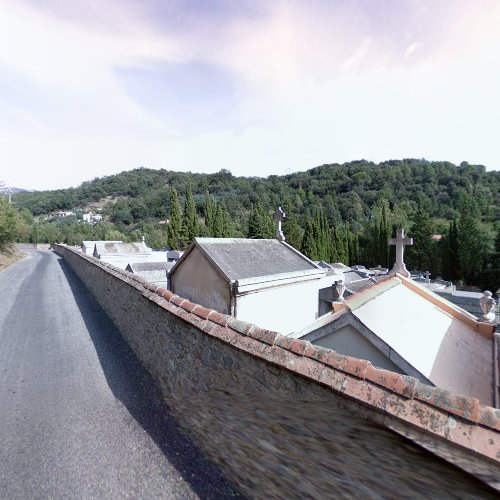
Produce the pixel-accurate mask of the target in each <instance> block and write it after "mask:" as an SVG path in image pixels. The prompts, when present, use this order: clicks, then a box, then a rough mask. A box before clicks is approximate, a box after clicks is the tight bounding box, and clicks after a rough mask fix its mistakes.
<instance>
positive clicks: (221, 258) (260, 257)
mask: <svg viewBox="0 0 500 500" xmlns="http://www.w3.org/2000/svg"><path fill="white" fill-rule="evenodd" d="M194 247H198V248H199V249H200V250H201V252H202V253H203V254H204V255H205V256H206V257H207V258H208V260H209V261H210V262H211V263H212V264H214V265H215V266H216V267H217V268H218V269H219V271H220V272H221V273H222V274H223V275H224V276H225V277H226V278H227V279H228V280H229V281H236V280H241V279H247V278H257V277H260V276H273V275H281V274H290V273H295V272H297V273H300V272H304V271H320V268H319V267H318V266H317V265H315V264H314V263H313V262H312V261H311V260H309V259H308V258H307V257H306V256H304V255H302V254H301V253H300V252H299V251H297V250H295V249H294V248H293V247H291V246H290V245H288V244H287V243H285V242H282V241H278V240H275V239H247V238H195V240H194V242H193V243H192V245H191V247H190V248H189V249H188V250H187V251H186V252H185V253H184V255H183V256H182V257H181V259H180V260H179V261H178V262H177V264H176V267H175V268H177V266H179V265H180V264H181V263H182V262H184V260H185V259H186V258H187V257H188V255H189V253H190V252H191V251H192V249H193V248H194ZM172 272H175V269H173V270H172Z"/></svg>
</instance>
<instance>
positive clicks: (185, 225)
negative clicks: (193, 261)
mask: <svg viewBox="0 0 500 500" xmlns="http://www.w3.org/2000/svg"><path fill="white" fill-rule="evenodd" d="M198 234H199V226H198V215H197V213H196V206H195V204H194V197H193V192H192V190H191V183H189V184H188V188H187V190H186V204H185V206H184V219H183V221H182V240H183V243H184V245H185V246H188V245H190V244H191V242H192V241H193V239H194V238H195V237H196V236H198Z"/></svg>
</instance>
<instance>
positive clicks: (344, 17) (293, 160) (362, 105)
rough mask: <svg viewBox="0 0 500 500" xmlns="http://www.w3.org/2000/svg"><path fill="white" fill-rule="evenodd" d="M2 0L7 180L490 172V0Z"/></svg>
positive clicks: (0, 127)
mask: <svg viewBox="0 0 500 500" xmlns="http://www.w3.org/2000/svg"><path fill="white" fill-rule="evenodd" d="M2 4H3V5H2V9H1V10H0V110H1V113H0V142H1V147H0V165H9V166H10V168H9V175H11V176H12V177H13V180H12V182H14V181H15V183H16V184H17V185H23V184H24V185H27V184H26V183H27V182H32V183H33V184H32V186H31V187H36V186H39V187H43V186H50V187H56V186H58V185H59V186H61V185H67V184H76V183H78V182H81V181H83V180H86V179H89V178H92V177H95V176H96V175H104V174H106V173H110V172H117V171H121V170H124V169H129V168H134V167H137V166H140V165H144V166H150V167H155V168H160V167H163V168H171V169H184V170H187V169H190V170H194V171H214V170H218V169H219V168H222V167H224V168H230V169H231V170H232V171H233V173H236V174H239V175H243V174H251V175H268V174H269V173H280V172H284V171H285V170H287V169H292V170H298V169H306V168H309V167H312V166H314V165H316V164H321V163H327V162H335V161H348V160H350V159H355V158H361V157H365V158H367V159H372V160H377V161H378V160H383V159H386V158H390V157H392V158H395V157H408V156H416V157H424V156H425V157H428V158H429V159H449V160H451V161H456V162H459V161H461V160H464V159H465V160H468V161H470V162H471V163H473V162H483V163H485V164H486V165H488V166H491V167H497V168H498V166H499V164H500V154H499V153H498V151H497V148H496V136H497V135H498V132H499V130H498V128H499V127H498V124H497V117H498V116H499V115H500V103H499V100H498V99H497V97H496V96H497V89H498V88H499V85H500V75H499V70H498V68H500V64H499V63H500V60H499V59H500V37H499V36H498V33H499V32H500V31H499V28H500V4H498V3H497V2H494V1H492V0H477V2H473V3H472V2H468V1H465V0H453V1H451V0H432V1H431V0H397V1H396V0H392V1H389V0H388V1H387V2H383V3H379V2H366V1H363V0H357V1H356V0H353V1H352V2H343V1H342V2H341V1H332V2H324V1H319V0H310V1H307V2H306V1H299V0H291V1H286V2H285V1H280V0H277V1H275V2H268V1H267V0H266V1H264V0H255V1H252V2H244V1H242V2H237V3H235V2H230V1H221V2H218V3H217V9H208V10H207V7H206V3H205V2H199V1H189V2H185V1H183V2H181V1H173V0H171V1H169V2H159V1H151V2H140V3H136V2H124V1H120V2H117V1H111V0H110V1H108V2H106V4H105V6H104V4H102V2H96V1H94V0H92V1H86V2H79V1H76V0H67V1H66V2H64V3H62V4H61V3H60V2H52V1H50V0H49V1H43V2H42V0H38V1H37V2H32V3H30V2H26V1H22V0H17V1H13V0H3V2H2ZM0 168H2V167H0ZM15 176H17V177H15ZM0 177H6V173H5V174H4V173H3V172H1V173H0ZM27 179H29V180H27Z"/></svg>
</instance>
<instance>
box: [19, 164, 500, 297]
mask: <svg viewBox="0 0 500 500" xmlns="http://www.w3.org/2000/svg"><path fill="white" fill-rule="evenodd" d="M14 201H15V202H16V204H17V206H18V207H19V208H20V209H25V213H26V211H27V212H28V213H30V214H31V215H35V216H38V215H39V214H42V213H43V214H46V213H48V212H50V211H51V210H55V209H66V210H68V209H76V210H78V209H79V208H80V209H83V208H85V207H86V206H88V205H86V204H89V203H95V202H96V201H98V202H100V207H101V210H102V213H103V214H104V215H105V218H106V220H107V221H108V222H110V223H103V224H96V225H94V226H90V225H83V224H81V223H79V222H78V221H76V220H71V218H66V219H68V220H65V219H63V220H56V219H54V220H52V221H51V222H50V223H49V224H39V225H38V235H37V237H38V238H39V239H40V240H51V239H53V238H56V239H58V240H62V241H66V242H68V243H70V244H77V243H78V240H80V241H81V239H94V238H93V236H94V235H95V236H97V237H99V236H100V235H102V234H108V235H109V234H112V235H113V239H122V240H124V241H127V240H137V239H139V238H140V236H142V235H143V234H144V235H146V238H147V241H148V244H150V245H151V246H154V247H156V248H158V247H166V246H170V247H174V248H185V247H186V246H187V245H188V244H189V242H190V241H191V240H192V238H193V237H194V236H198V235H201V236H213V237H231V236H233V237H251V238H261V237H262V238H264V237H272V236H273V234H274V222H273V220H272V214H273V212H274V210H275V209H276V207H277V206H282V207H283V208H284V210H285V212H286V213H287V218H286V219H285V221H284V223H283V230H284V232H285V235H286V238H287V242H288V243H290V244H291V245H292V246H294V247H296V248H298V249H299V250H301V251H302V252H304V253H305V254H306V255H308V256H309V257H310V258H312V259H313V260H325V261H328V262H335V261H340V262H343V263H345V264H354V263H363V264H365V265H367V266H375V265H381V266H383V267H391V266H392V263H393V259H394V256H393V254H392V252H393V251H394V249H390V248H389V247H388V245H387V238H388V237H390V236H393V235H394V233H395V229H396V228H398V227H403V228H404V229H405V230H406V232H407V234H409V235H410V236H412V235H413V237H414V240H415V244H414V246H413V247H410V248H409V249H407V252H406V255H407V260H408V265H409V267H410V268H412V269H418V270H421V271H426V270H429V271H431V273H432V274H433V276H434V277H436V276H441V277H443V278H447V279H452V280H455V281H458V280H461V281H464V282H466V283H473V282H477V283H478V284H484V283H486V282H488V283H492V285H491V286H493V287H494V286H495V284H494V281H495V280H497V281H498V239H499V236H498V232H499V230H500V227H499V222H498V221H499V220H500V172H495V171H493V172H486V171H485V169H484V167H482V166H478V165H469V164H466V163H462V164H461V165H458V166H456V165H453V164H451V163H448V162H428V161H426V160H391V161H388V162H383V163H380V164H374V163H371V162H365V161H358V162H349V163H346V164H343V165H338V164H333V165H323V166H321V167H317V168H314V169H311V170H309V171H307V172H299V173H296V174H289V175H286V176H269V177H268V178H266V179H260V178H245V177H235V176H233V175H232V174H231V173H230V172H229V171H227V170H222V171H220V172H218V173H216V174H191V173H182V172H170V171H165V170H160V171H157V170H149V169H144V168H142V169H136V170H134V171H130V172H123V173H122V174H118V175H115V176H108V177H104V178H102V179H94V180H93V181H90V182H87V183H84V184H83V185H82V186H80V187H79V188H72V189H69V190H57V191H47V192H41V193H18V194H16V195H15V196H14ZM167 220H169V223H168V224H167V223H166V221H167ZM50 226H52V227H50ZM433 235H434V236H433ZM24 237H26V236H24ZM108 237H109V236H108ZM495 273H497V274H495ZM496 286H497V287H498V283H497V284H496Z"/></svg>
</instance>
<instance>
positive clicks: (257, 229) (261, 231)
mask: <svg viewBox="0 0 500 500" xmlns="http://www.w3.org/2000/svg"><path fill="white" fill-rule="evenodd" d="M273 235H274V225H273V221H272V219H271V217H270V216H269V214H268V213H266V212H265V210H264V209H263V207H262V205H261V203H260V202H259V201H257V202H256V203H255V205H254V206H253V208H252V211H251V212H250V217H249V219H248V237H249V238H264V239H265V238H272V237H273Z"/></svg>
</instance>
